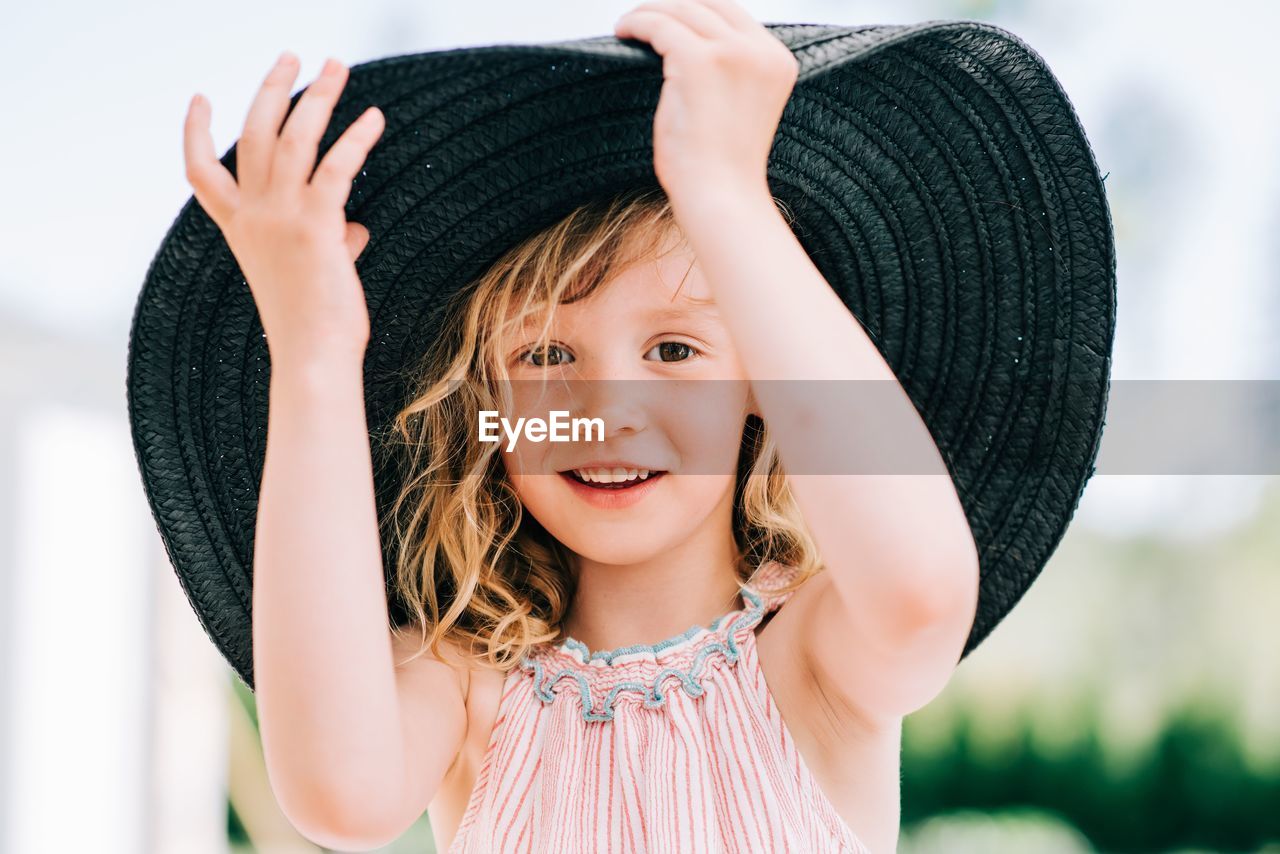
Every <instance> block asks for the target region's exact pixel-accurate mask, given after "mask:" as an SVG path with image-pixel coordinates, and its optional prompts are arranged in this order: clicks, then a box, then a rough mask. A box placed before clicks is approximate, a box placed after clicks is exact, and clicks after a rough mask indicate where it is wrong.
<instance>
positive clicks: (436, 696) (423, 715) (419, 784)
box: [390, 628, 468, 815]
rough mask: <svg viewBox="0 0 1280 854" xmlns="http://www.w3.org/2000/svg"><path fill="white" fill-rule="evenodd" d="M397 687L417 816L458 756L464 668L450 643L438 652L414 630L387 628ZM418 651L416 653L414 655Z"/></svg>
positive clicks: (462, 728) (464, 732)
mask: <svg viewBox="0 0 1280 854" xmlns="http://www.w3.org/2000/svg"><path fill="white" fill-rule="evenodd" d="M390 634H391V647H392V654H393V661H394V663H395V670H396V688H397V696H398V700H399V704H400V715H401V721H402V723H403V737H404V743H405V752H406V756H407V757H408V763H409V767H408V773H407V777H406V779H407V781H408V782H407V785H408V787H409V791H408V792H407V793H406V796H407V798H408V801H409V808H410V809H412V810H415V811H416V812H415V815H421V814H422V812H423V811H424V810H426V808H427V805H428V804H429V803H430V802H431V801H432V800H433V799H434V798H435V797H436V794H437V793H438V792H439V790H440V789H441V787H442V785H443V783H444V781H445V780H446V779H447V777H448V775H449V773H450V772H451V770H452V769H453V767H454V766H455V764H456V763H457V761H458V757H459V756H460V755H461V753H462V750H463V746H464V744H465V739H466V735H467V729H468V721H467V703H466V695H467V683H468V676H467V673H468V671H467V668H466V666H465V662H464V660H463V658H462V657H461V655H460V654H459V651H458V648H457V646H456V645H455V644H453V643H451V642H449V641H447V640H444V641H442V642H441V644H440V653H441V654H440V655H436V654H434V653H432V651H431V650H430V649H428V648H425V646H424V644H423V643H422V640H421V635H420V634H419V633H418V632H417V631H415V630H413V629H409V628H406V629H402V630H401V632H391V633H390ZM419 652H421V654H419Z"/></svg>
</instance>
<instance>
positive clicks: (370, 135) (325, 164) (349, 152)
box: [311, 107, 386, 207]
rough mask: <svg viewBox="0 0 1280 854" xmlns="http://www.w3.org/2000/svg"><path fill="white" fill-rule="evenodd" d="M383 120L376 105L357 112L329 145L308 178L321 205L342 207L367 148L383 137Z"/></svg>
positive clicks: (365, 155)
mask: <svg viewBox="0 0 1280 854" xmlns="http://www.w3.org/2000/svg"><path fill="white" fill-rule="evenodd" d="M385 126H386V119H385V118H384V117H383V115H382V111H381V110H379V109H378V108H377V107H370V108H369V109H367V110H365V111H364V112H363V113H361V114H360V117H359V118H357V119H356V120H355V121H354V122H352V123H351V125H350V126H349V127H348V128H347V129H346V130H345V131H343V132H342V136H340V137H338V139H337V140H336V141H335V142H334V143H333V145H331V146H329V150H328V151H326V152H325V155H324V159H323V160H321V161H320V165H319V166H317V167H316V174H315V176H314V177H312V179H311V188H312V192H313V195H314V196H315V198H316V200H317V201H318V202H319V203H320V204H321V205H329V206H331V207H333V206H336V207H342V206H343V205H345V204H346V203H347V198H348V197H350V195H351V182H352V181H354V180H355V179H356V173H358V172H359V171H360V169H361V168H362V167H363V166H364V162H365V159H366V158H367V157H368V156H369V150H370V149H372V148H373V146H374V145H375V144H376V143H377V141H378V138H379V137H380V136H382V131H383V129H384V128H385Z"/></svg>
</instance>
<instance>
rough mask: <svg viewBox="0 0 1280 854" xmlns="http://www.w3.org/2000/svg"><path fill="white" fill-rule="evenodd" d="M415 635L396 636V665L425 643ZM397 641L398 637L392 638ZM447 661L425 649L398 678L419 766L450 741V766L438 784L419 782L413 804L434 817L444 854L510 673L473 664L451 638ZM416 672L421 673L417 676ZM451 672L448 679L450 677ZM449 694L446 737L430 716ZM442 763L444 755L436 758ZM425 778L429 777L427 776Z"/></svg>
mask: <svg viewBox="0 0 1280 854" xmlns="http://www.w3.org/2000/svg"><path fill="white" fill-rule="evenodd" d="M411 635H412V636H411V637H408V638H404V637H397V638H395V641H394V644H393V646H394V648H395V655H396V661H397V662H402V661H407V660H408V659H410V658H411V657H413V656H414V655H415V654H416V653H417V652H418V650H419V648H420V646H421V643H420V640H419V637H420V636H419V635H418V634H417V633H411ZM393 637H394V635H393ZM440 647H441V652H442V657H437V656H435V655H433V654H432V653H431V651H430V650H426V651H424V652H423V654H422V655H421V656H419V657H417V658H414V659H413V661H409V662H408V663H406V664H404V665H402V666H401V667H400V668H398V671H397V679H398V680H399V683H400V685H401V691H402V694H403V695H404V697H403V698H402V701H401V702H402V708H403V709H404V710H405V713H406V727H405V728H406V730H407V731H408V734H407V735H406V740H407V741H409V743H410V745H411V747H410V750H411V752H412V753H413V755H414V756H415V757H416V758H415V759H414V761H413V764H414V766H415V767H418V768H422V767H423V760H422V759H421V758H419V757H422V756H425V755H427V754H428V752H429V750H430V747H429V745H430V744H432V743H435V744H437V745H439V744H442V743H443V742H446V741H447V742H448V744H449V745H450V746H449V752H450V758H449V761H448V763H447V765H446V766H443V768H442V769H441V765H440V764H437V765H436V766H435V767H436V768H437V769H438V775H439V776H438V778H437V777H434V775H433V778H434V784H431V782H430V781H428V780H425V779H423V780H419V781H418V783H416V784H415V789H416V791H415V793H414V795H413V797H414V803H415V804H420V805H421V807H422V809H425V810H426V811H427V812H428V813H429V815H430V819H431V828H432V833H433V835H434V837H435V842H436V850H438V851H445V850H447V849H448V847H449V845H450V844H451V842H452V839H453V836H454V834H455V833H456V831H457V827H458V825H459V824H460V823H461V821H462V816H463V813H464V812H465V810H466V807H467V801H468V800H469V798H470V795H471V791H472V788H473V787H474V785H475V780H476V778H477V776H478V774H479V770H480V763H481V762H482V761H483V757H484V752H485V749H486V747H487V746H488V743H489V736H490V734H491V732H492V730H493V726H494V723H495V721H496V719H497V715H498V707H499V705H500V703H501V700H502V688H503V683H504V679H505V674H503V673H501V672H499V671H496V670H494V669H492V668H488V667H482V666H479V665H475V664H471V663H470V662H468V661H466V660H465V658H464V657H463V655H462V653H461V651H460V649H459V648H458V646H457V644H456V643H454V642H452V641H450V640H449V639H447V638H446V639H442V640H441V643H440ZM414 670H418V671H420V672H419V673H417V674H415V673H413V671H414ZM446 670H447V673H448V679H447V680H446V679H445V675H444V674H445V672H446ZM440 692H446V693H448V694H449V696H450V700H449V705H450V707H451V708H452V710H453V711H452V713H451V715H450V725H449V726H448V728H447V738H442V732H441V730H440V728H439V727H438V725H437V724H436V723H435V722H434V719H433V717H432V715H431V713H430V710H431V708H432V707H433V706H435V705H438V703H439V702H440V699H439V698H438V697H437V698H436V699H434V700H433V699H432V695H433V694H439V693H440ZM436 759H437V762H439V757H437V758H436ZM425 776H426V775H424V777H425Z"/></svg>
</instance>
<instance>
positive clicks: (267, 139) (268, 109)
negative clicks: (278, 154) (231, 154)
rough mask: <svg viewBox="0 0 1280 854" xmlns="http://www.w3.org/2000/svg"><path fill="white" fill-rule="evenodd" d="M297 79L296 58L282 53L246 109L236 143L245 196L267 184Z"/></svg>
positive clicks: (240, 176) (288, 53) (237, 165)
mask: <svg viewBox="0 0 1280 854" xmlns="http://www.w3.org/2000/svg"><path fill="white" fill-rule="evenodd" d="M297 76H298V58H297V57H296V56H294V55H293V54H292V53H290V52H289V51H285V52H284V53H282V54H280V58H279V59H278V60H276V64H275V66H274V67H272V69H271V70H270V71H269V72H267V76H266V79H264V80H263V81H262V86H261V87H260V88H259V89H258V94H257V95H255V96H254V99H253V103H252V104H250V105H249V115H248V117H247V118H246V119H245V122H244V130H243V131H242V132H241V134H240V141H239V142H237V143H236V178H237V179H238V181H239V183H240V187H241V189H242V190H244V191H245V192H247V193H261V192H262V191H263V190H265V189H266V187H267V183H268V182H269V181H270V178H271V158H272V153H273V152H274V151H275V147H276V137H277V136H278V135H279V133H280V123H281V122H282V121H284V117H285V113H287V112H288V110H289V92H290V90H292V89H293V81H294V79H295V78H296V77H297Z"/></svg>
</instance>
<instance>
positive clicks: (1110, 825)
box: [902, 702, 1280, 852]
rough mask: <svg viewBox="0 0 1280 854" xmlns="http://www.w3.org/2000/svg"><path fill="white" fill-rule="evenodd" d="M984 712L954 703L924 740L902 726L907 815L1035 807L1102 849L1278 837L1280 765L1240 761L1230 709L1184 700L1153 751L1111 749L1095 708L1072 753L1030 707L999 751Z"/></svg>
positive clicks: (1222, 846)
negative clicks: (1046, 737)
mask: <svg viewBox="0 0 1280 854" xmlns="http://www.w3.org/2000/svg"><path fill="white" fill-rule="evenodd" d="M978 714H979V712H978V711H977V710H976V709H974V708H973V707H971V706H962V707H958V708H956V709H955V710H954V711H953V713H952V714H951V715H950V716H949V721H950V729H949V731H948V733H947V734H946V737H944V738H939V737H938V735H937V734H936V733H931V734H930V735H929V736H928V738H927V739H921V738H917V737H916V725H915V724H914V722H913V718H912V717H911V716H908V717H907V718H906V719H905V721H904V723H903V753H902V821H903V824H904V827H905V826H908V825H911V824H912V823H917V822H922V821H923V820H925V819H927V818H929V817H931V816H934V815H937V814H941V813H947V812H952V811H955V810H962V809H969V810H982V811H993V812H994V811H999V810H1005V809H1008V808H1011V807H1021V808H1029V809H1035V810H1039V811H1042V812H1046V813H1049V814H1052V815H1056V816H1059V817H1060V818H1062V819H1063V820H1064V821H1066V822H1067V823H1069V824H1071V825H1073V826H1074V827H1076V828H1077V829H1078V830H1079V831H1080V832H1081V833H1083V834H1084V835H1085V836H1086V837H1087V838H1088V839H1089V841H1090V843H1091V844H1092V845H1094V846H1095V847H1097V848H1098V849H1100V850H1105V851H1135V852H1137V851H1167V850H1170V849H1174V848H1184V847H1204V848H1208V849H1214V850H1227V851H1244V850H1256V849H1257V848H1259V847H1261V846H1263V845H1264V844H1266V843H1267V842H1275V841H1280V768H1271V769H1263V770H1256V769H1252V768H1250V767H1249V764H1248V763H1246V762H1245V761H1244V754H1243V751H1242V748H1241V744H1240V738H1239V734H1238V731H1237V729H1236V726H1235V725H1234V723H1233V718H1232V716H1231V715H1230V714H1229V712H1228V711H1227V710H1226V709H1222V708H1218V707H1215V706H1213V705H1210V704H1208V703H1205V702H1199V703H1196V704H1184V705H1182V706H1180V707H1178V708H1176V709H1175V710H1174V711H1173V712H1172V713H1171V714H1170V715H1169V716H1168V717H1167V719H1166V720H1165V723H1164V726H1163V727H1162V728H1161V730H1160V732H1159V733H1158V735H1157V736H1156V738H1155V739H1154V741H1153V742H1152V744H1151V745H1150V746H1149V748H1148V749H1146V750H1142V751H1139V752H1138V753H1136V754H1135V756H1133V757H1130V758H1129V759H1127V760H1126V761H1124V762H1117V761H1116V758H1115V757H1114V756H1109V755H1108V753H1107V748H1106V746H1105V745H1104V744H1103V741H1102V739H1101V738H1100V737H1099V727H1098V724H1097V719H1098V718H1097V716H1092V717H1086V720H1085V721H1084V722H1083V723H1084V726H1083V727H1082V728H1081V729H1080V730H1079V732H1080V735H1079V737H1077V738H1076V739H1075V740H1074V743H1073V744H1071V746H1070V749H1068V750H1054V751H1049V750H1046V749H1045V747H1044V746H1043V745H1042V743H1041V741H1040V740H1038V739H1036V738H1035V737H1034V727H1033V721H1032V719H1031V715H1030V714H1025V715H1023V716H1021V717H1020V718H1018V723H1017V724H1016V725H1015V726H1014V727H1013V728H1012V729H1011V730H1010V731H1008V732H1007V733H1006V734H1005V742H1004V746H1003V747H1002V749H1001V750H1000V751H999V752H998V754H996V755H993V754H992V751H990V749H989V748H986V747H983V746H981V745H980V744H979V742H980V739H979V737H977V736H976V732H977V729H978V727H979V722H978V719H977V716H978Z"/></svg>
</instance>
